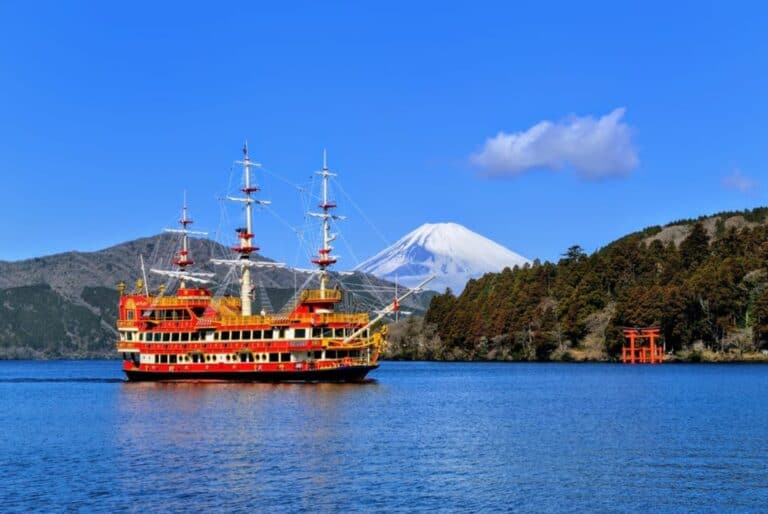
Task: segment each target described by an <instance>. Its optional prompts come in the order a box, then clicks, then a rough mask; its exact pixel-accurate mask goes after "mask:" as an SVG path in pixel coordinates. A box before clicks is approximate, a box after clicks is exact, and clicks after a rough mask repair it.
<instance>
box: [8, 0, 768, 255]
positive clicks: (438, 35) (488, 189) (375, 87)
mask: <svg viewBox="0 0 768 514" xmlns="http://www.w3.org/2000/svg"><path fill="white" fill-rule="evenodd" d="M275 4H277V5H276V6H269V7H267V6H264V5H260V3H258V2H243V3H236V2H221V3H218V4H213V3H209V4H207V5H206V4H195V3H192V2H184V3H182V2H179V3H171V2H168V3H160V2H157V3H155V2H130V3H123V4H117V3H112V2H92V3H88V2H72V3H68V4H67V5H64V3H62V2H42V3H34V4H33V3H30V2H3V3H0V174H1V175H0V176H2V188H0V241H1V242H0V259H1V260H17V259H22V258H27V257H32V256H39V255H45V254H51V253H57V252H62V251H67V250H83V251H90V250H97V249H100V248H104V247H106V246H110V245H112V244H116V243H119V242H122V241H125V240H129V239H133V238H136V237H140V236H147V235H151V234H154V233H157V232H158V231H159V230H160V229H161V228H162V227H164V226H168V225H169V224H173V223H174V222H175V221H176V220H177V219H178V210H179V204H180V202H181V197H182V193H183V191H184V190H186V191H187V197H188V200H189V204H190V210H191V213H192V214H193V216H194V218H195V219H196V225H195V227H196V228H201V229H208V230H210V231H212V232H217V231H220V234H221V235H220V236H219V237H220V238H221V239H222V240H223V242H226V243H230V242H233V237H231V236H230V234H231V231H230V229H231V227H232V226H234V222H233V221H232V220H233V219H234V218H235V217H236V216H237V215H238V211H237V206H229V207H226V209H225V211H224V212H225V213H226V215H225V216H224V217H223V218H222V204H221V202H220V201H219V200H218V198H219V197H221V196H223V195H224V194H226V193H227V188H228V184H230V175H231V167H232V163H233V161H234V160H236V159H238V158H239V156H240V148H241V147H242V143H243V140H244V139H246V138H247V139H248V141H249V145H250V148H251V154H252V157H253V158H254V159H256V160H258V161H260V162H262V163H264V165H265V167H266V168H267V169H268V170H269V171H270V172H271V173H273V174H276V175H279V176H281V177H282V179H279V178H277V177H276V176H275V175H272V174H269V175H265V176H263V177H261V176H260V177H258V181H259V182H260V183H262V184H263V185H264V189H265V191H264V197H265V198H269V199H271V200H272V201H273V208H272V210H270V211H269V212H261V213H258V214H257V216H256V230H255V232H256V239H257V241H258V243H259V244H260V246H261V247H262V248H263V252H264V254H265V255H268V256H271V257H274V258H277V259H280V260H283V261H287V262H289V263H291V264H294V265H303V262H304V260H305V259H304V257H303V254H301V253H299V252H297V241H296V237H295V234H294V233H293V232H292V230H291V227H294V228H295V227H299V226H302V225H303V224H304V221H303V215H302V212H301V205H302V204H301V202H300V195H299V194H298V192H297V190H296V189H295V188H293V187H292V186H291V185H290V184H305V183H307V181H308V179H309V177H310V175H311V174H312V172H313V171H314V170H316V169H318V168H319V166H320V165H321V159H322V150H323V148H327V149H328V152H329V164H330V166H331V168H332V169H334V170H335V171H336V172H337V173H338V174H339V181H340V184H341V185H342V187H343V189H344V191H345V192H346V193H347V194H348V195H349V197H350V198H351V199H352V200H353V201H354V202H355V204H356V205H357V206H358V207H359V208H360V211H362V212H358V210H357V209H355V208H353V207H352V206H351V205H350V203H349V201H347V198H346V195H344V194H342V193H341V192H340V191H338V190H337V191H336V194H335V196H336V198H337V200H338V201H339V203H340V206H341V207H340V209H339V213H340V214H345V215H347V216H348V217H349V220H348V221H346V222H344V223H343V225H342V227H341V230H342V233H343V236H344V237H343V241H340V242H339V244H338V245H337V248H338V250H339V253H340V254H341V255H342V261H341V262H342V263H343V265H342V266H341V268H342V269H343V268H347V267H351V266H352V265H353V264H355V263H356V261H357V260H358V259H364V258H366V257H369V256H370V255H372V254H373V253H375V252H377V251H378V250H380V249H382V248H383V247H384V246H385V245H386V244H387V243H392V242H394V241H395V240H397V239H398V238H399V237H401V236H402V235H404V234H405V233H407V232H408V231H410V230H412V229H414V228H416V227H417V226H419V225H420V224H422V223H425V222H438V221H455V222H457V223H461V224H463V225H466V226H467V227H468V228H470V229H472V230H474V231H477V232H479V233H481V234H483V235H485V236H487V237H490V238H491V239H494V240H496V241H498V242H499V243H501V244H503V245H505V246H507V247H508V248H510V249H512V250H514V251H516V252H518V253H521V254H523V255H525V256H526V257H529V258H536V257H539V258H542V259H550V260H554V259H557V258H558V256H559V255H560V254H561V253H562V252H563V251H564V250H565V249H566V248H567V247H568V246H570V245H572V244H580V245H582V246H583V247H585V248H586V249H587V250H589V251H593V250H596V249H597V248H599V247H601V246H603V245H605V244H607V243H609V242H610V241H612V240H613V239H616V238H617V237H620V236H622V235H624V234H626V233H628V232H631V231H634V230H638V229H641V228H644V227H646V226H649V225H654V224H661V223H666V222H669V221H672V220H676V219H679V218H687V217H695V216H698V215H701V214H705V213H713V212H717V211H722V210H733V209H744V208H751V207H755V206H758V205H765V204H766V203H768V202H766V189H765V187H766V178H768V173H767V172H766V167H765V162H766V158H765V157H766V152H767V151H768V150H767V149H768V147H767V146H766V141H768V137H766V136H767V135H768V134H767V133H766V132H767V131H766V120H768V101H767V100H766V99H767V98H768V66H767V65H766V64H767V63H766V55H768V36H766V33H765V26H766V21H767V20H768V16H767V14H768V8H766V7H764V6H763V5H762V4H760V3H758V2H751V3H748V2H744V3H739V2H716V3H706V2H695V3H694V2H690V3H682V2H681V3H670V2H658V3H656V2H636V3H623V2H595V3H592V2H579V3H577V4H576V3H572V2H562V3H560V2H526V3H516V2H498V3H494V2H472V3H465V4H450V3H449V4H446V3H445V2H440V3H422V2H418V3H413V2H402V3H400V2H385V3H381V4H378V5H376V6H373V5H364V4H365V3H357V2H355V3H352V2H350V3H342V4H324V3H319V2H311V3H292V4H288V3H275ZM321 4H322V5H321ZM618 4H621V5H618ZM617 109H618V110H619V111H617ZM611 113H618V116H614V118H616V119H614V122H613V123H612V124H611V123H608V124H607V126H603V125H600V121H601V120H603V121H604V122H605V120H606V119H607V118H606V117H609V116H610V115H611ZM542 122H544V123H543V125H542ZM604 124H605V123H604ZM542 127H544V130H543V131H542V130H541V129H542ZM601 127H602V128H601ZM497 136H498V137H499V139H498V142H499V144H500V146H498V147H495V150H494V151H495V153H494V154H493V156H492V158H490V157H489V158H487V159H485V160H484V159H481V158H478V157H477V156H478V155H481V154H482V153H483V152H484V150H487V149H488V146H487V145H488V144H489V143H488V141H492V140H493V139H494V138H497ZM513 143H514V144H513ZM617 148H619V150H617ZM616 152H618V154H616ZM473 156H474V157H473ZM611 159H613V160H611ZM606 163H607V164H606ZM553 167H554V168H555V169H549V168H553ZM222 219H224V221H222ZM369 221H370V223H369Z"/></svg>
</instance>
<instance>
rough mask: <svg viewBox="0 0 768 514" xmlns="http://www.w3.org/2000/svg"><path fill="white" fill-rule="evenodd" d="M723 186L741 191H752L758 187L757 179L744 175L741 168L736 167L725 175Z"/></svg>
mask: <svg viewBox="0 0 768 514" xmlns="http://www.w3.org/2000/svg"><path fill="white" fill-rule="evenodd" d="M722 184H723V187H724V188H726V189H733V190H734V191H739V192H740V193H752V192H754V191H755V189H757V186H758V184H757V181H756V180H754V179H752V178H749V177H748V176H746V175H744V174H743V173H742V172H741V170H740V169H738V168H734V169H733V170H732V171H731V172H730V173H729V174H728V175H726V176H725V177H723V182H722Z"/></svg>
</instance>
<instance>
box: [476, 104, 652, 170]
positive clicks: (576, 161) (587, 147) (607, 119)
mask: <svg viewBox="0 0 768 514" xmlns="http://www.w3.org/2000/svg"><path fill="white" fill-rule="evenodd" d="M624 111H625V109H624V108H623V107H620V108H618V109H614V110H613V111H612V112H611V113H609V114H606V115H605V116H602V117H601V118H599V119H595V118H593V117H592V116H584V117H578V116H571V117H569V118H566V119H564V120H562V121H559V122H551V121H547V120H545V121H540V122H539V123H537V124H536V125H534V126H533V127H531V128H529V129H528V130H526V131H525V132H515V133H512V134H507V133H505V132H499V133H498V134H497V135H496V137H493V138H490V139H488V140H486V142H485V144H484V145H483V148H482V150H480V152H478V153H475V154H473V155H472V156H470V160H471V161H472V162H473V163H474V164H475V165H477V166H479V167H480V168H483V169H484V170H485V171H486V174H487V175H489V176H492V177H507V176H513V175H519V174H521V173H524V172H526V171H529V170H532V169H541V168H548V169H552V170H559V169H562V168H565V167H570V168H572V169H573V170H574V171H575V172H576V173H577V174H578V175H579V176H581V177H582V178H585V179H588V180H598V179H602V178H607V177H614V176H623V175H626V174H627V173H629V172H630V171H631V170H633V169H634V168H636V167H637V165H638V159H637V151H636V150H635V148H634V146H633V145H632V129H631V128H630V127H629V125H627V124H626V123H624V122H622V120H621V118H622V117H623V116H624Z"/></svg>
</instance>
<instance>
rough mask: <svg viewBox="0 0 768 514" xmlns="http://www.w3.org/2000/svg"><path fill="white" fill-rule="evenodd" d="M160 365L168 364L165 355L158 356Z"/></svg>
mask: <svg viewBox="0 0 768 514" xmlns="http://www.w3.org/2000/svg"><path fill="white" fill-rule="evenodd" d="M160 364H168V356H167V355H161V356H160Z"/></svg>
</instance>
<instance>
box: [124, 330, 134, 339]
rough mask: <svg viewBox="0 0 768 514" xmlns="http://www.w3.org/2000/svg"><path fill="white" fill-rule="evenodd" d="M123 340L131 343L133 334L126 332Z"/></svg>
mask: <svg viewBox="0 0 768 514" xmlns="http://www.w3.org/2000/svg"><path fill="white" fill-rule="evenodd" d="M125 338H126V339H127V340H128V341H133V332H128V333H127V334H125Z"/></svg>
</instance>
